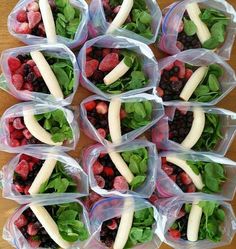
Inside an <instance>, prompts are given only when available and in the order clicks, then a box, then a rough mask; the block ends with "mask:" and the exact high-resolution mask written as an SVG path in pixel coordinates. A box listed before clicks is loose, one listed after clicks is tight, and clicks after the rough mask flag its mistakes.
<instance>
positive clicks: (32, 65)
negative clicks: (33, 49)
mask: <svg viewBox="0 0 236 249" xmlns="http://www.w3.org/2000/svg"><path fill="white" fill-rule="evenodd" d="M26 64H28V65H30V66H31V67H34V66H36V64H35V62H34V61H33V60H28V61H27V62H26Z"/></svg>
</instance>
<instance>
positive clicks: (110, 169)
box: [103, 167, 114, 176]
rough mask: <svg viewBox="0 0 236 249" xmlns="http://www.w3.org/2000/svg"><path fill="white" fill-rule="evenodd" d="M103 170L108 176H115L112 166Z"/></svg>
mask: <svg viewBox="0 0 236 249" xmlns="http://www.w3.org/2000/svg"><path fill="white" fill-rule="evenodd" d="M103 172H104V173H105V175H106V176H114V170H113V169H112V168H110V167H104V168H103Z"/></svg>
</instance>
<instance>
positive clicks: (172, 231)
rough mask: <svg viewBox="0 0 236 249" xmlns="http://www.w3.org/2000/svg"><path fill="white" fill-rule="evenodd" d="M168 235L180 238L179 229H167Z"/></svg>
mask: <svg viewBox="0 0 236 249" xmlns="http://www.w3.org/2000/svg"><path fill="white" fill-rule="evenodd" d="M169 235H170V236H171V237H172V238H173V239H176V240H177V239H180V237H181V233H180V231H179V230H177V229H169Z"/></svg>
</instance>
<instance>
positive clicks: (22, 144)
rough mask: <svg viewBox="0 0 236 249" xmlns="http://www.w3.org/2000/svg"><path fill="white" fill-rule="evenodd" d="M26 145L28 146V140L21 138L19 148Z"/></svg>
mask: <svg viewBox="0 0 236 249" xmlns="http://www.w3.org/2000/svg"><path fill="white" fill-rule="evenodd" d="M27 144H28V140H27V139H26V138H23V139H22V140H21V143H20V145H21V146H24V145H27Z"/></svg>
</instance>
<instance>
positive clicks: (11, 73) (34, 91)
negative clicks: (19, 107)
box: [0, 44, 80, 105]
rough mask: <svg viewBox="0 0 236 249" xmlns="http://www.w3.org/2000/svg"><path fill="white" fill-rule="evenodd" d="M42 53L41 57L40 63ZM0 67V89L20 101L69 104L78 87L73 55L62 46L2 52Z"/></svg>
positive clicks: (76, 67) (32, 47) (29, 47)
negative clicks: (0, 74) (0, 72)
mask: <svg viewBox="0 0 236 249" xmlns="http://www.w3.org/2000/svg"><path fill="white" fill-rule="evenodd" d="M32 52H33V53H36V54H32ZM38 52H39V53H40V55H39V54H38ZM41 53H42V54H43V58H42V59H41V60H39V56H41ZM31 55H32V56H33V58H32V56H31ZM35 57H36V58H35ZM32 59H33V60H32ZM34 59H36V61H35V60H34ZM42 61H43V64H42ZM1 68H2V71H3V75H2V76H1V81H0V86H1V88H2V89H3V90H5V91H7V92H9V93H10V94H12V95H13V96H15V97H16V98H17V99H20V100H33V101H39V102H46V101H47V102H56V103H57V104H59V105H69V104H71V102H72V100H73V97H74V95H75V93H76V90H77V88H78V84H79V73H80V72H79V67H78V65H77V62H76V58H75V55H74V54H73V53H72V52H71V51H70V50H69V49H68V48H67V47H66V46H65V45H63V44H56V45H46V44H41V45H32V46H26V47H19V48H13V49H8V50H5V51H4V52H3V53H2V55H1ZM45 68H47V69H46V70H47V71H45ZM51 74H52V77H51ZM55 78H56V80H53V79H55ZM54 82H55V83H54ZM54 85H55V86H54ZM58 87H59V89H58Z"/></svg>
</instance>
